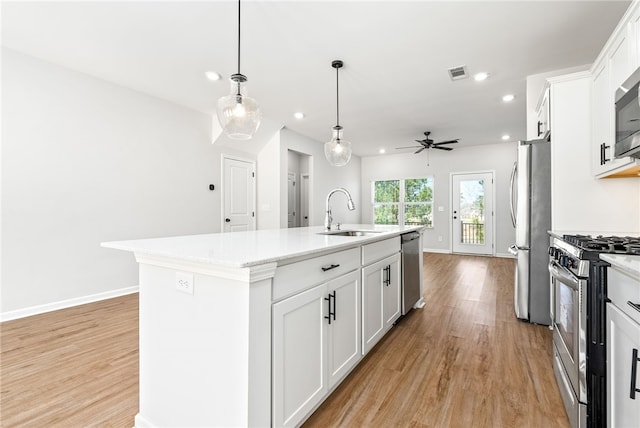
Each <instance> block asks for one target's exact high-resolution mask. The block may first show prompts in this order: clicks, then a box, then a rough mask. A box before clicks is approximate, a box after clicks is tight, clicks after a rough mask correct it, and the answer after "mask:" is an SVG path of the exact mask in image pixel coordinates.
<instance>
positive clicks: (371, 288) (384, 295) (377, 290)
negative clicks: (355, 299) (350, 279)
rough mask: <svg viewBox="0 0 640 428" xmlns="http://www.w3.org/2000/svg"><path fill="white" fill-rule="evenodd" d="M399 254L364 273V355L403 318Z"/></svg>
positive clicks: (370, 267)
mask: <svg viewBox="0 0 640 428" xmlns="http://www.w3.org/2000/svg"><path fill="white" fill-rule="evenodd" d="M400 311H401V307H400V254H399V253H398V254H395V255H393V256H391V257H387V258H386V259H383V260H380V261H379V262H376V263H373V264H371V265H369V266H366V267H365V268H363V269H362V351H363V354H366V353H367V352H369V350H370V349H371V348H373V346H374V345H375V344H376V343H377V342H378V341H379V340H380V339H381V338H382V337H383V336H384V334H385V333H386V332H387V330H389V328H391V326H392V325H393V323H394V321H395V320H397V319H398V317H400Z"/></svg>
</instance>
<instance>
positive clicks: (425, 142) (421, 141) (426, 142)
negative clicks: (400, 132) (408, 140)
mask: <svg viewBox="0 0 640 428" xmlns="http://www.w3.org/2000/svg"><path fill="white" fill-rule="evenodd" d="M414 141H415V142H416V143H420V144H422V145H423V146H427V145H428V144H429V141H427V140H414Z"/></svg>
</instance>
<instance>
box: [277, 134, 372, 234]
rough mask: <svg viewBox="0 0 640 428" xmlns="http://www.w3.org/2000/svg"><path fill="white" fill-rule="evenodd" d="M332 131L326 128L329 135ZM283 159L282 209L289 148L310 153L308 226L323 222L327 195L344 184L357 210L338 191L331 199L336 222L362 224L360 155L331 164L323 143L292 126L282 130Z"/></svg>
mask: <svg viewBox="0 0 640 428" xmlns="http://www.w3.org/2000/svg"><path fill="white" fill-rule="evenodd" d="M328 133H329V131H327V134H328ZM280 141H281V148H280V159H281V164H282V165H283V167H282V168H281V169H280V171H281V178H280V184H281V185H280V193H281V195H283V197H282V198H281V207H282V208H281V212H284V213H285V214H286V207H287V198H286V196H287V166H286V164H285V162H287V159H288V151H289V150H294V151H296V152H299V153H302V154H306V155H309V156H311V161H310V164H311V165H310V166H309V171H308V172H309V174H310V188H311V189H310V190H311V191H310V195H309V199H310V205H311V206H310V207H309V226H320V225H322V224H323V223H324V214H325V201H326V197H327V194H328V193H329V192H330V191H331V190H332V189H335V188H336V187H344V188H345V189H347V190H348V191H349V193H351V197H352V198H353V201H354V202H355V204H356V209H355V210H354V211H349V210H348V209H347V199H346V197H345V196H344V195H343V194H341V193H340V194H336V195H334V196H333V197H332V198H331V209H332V213H333V221H334V223H360V221H361V215H360V213H361V207H360V206H359V204H358V202H357V201H359V200H360V199H361V196H360V195H361V192H360V165H361V159H360V157H358V156H355V155H354V156H351V160H350V161H349V163H348V164H347V165H345V166H341V167H338V166H331V165H329V162H327V159H326V158H325V156H324V143H321V142H319V141H316V140H313V139H311V138H308V137H305V136H303V135H300V134H298V133H296V132H294V131H292V130H290V129H287V128H283V129H282V131H280ZM280 225H281V227H287V218H286V215H284V216H281V224H280Z"/></svg>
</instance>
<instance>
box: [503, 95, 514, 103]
mask: <svg viewBox="0 0 640 428" xmlns="http://www.w3.org/2000/svg"><path fill="white" fill-rule="evenodd" d="M515 97H516V96H515V95H513V94H507V95H505V96H504V97H502V101H504V102H505V103H508V102H511V101H513V99H514V98H515Z"/></svg>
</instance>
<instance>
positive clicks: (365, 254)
mask: <svg viewBox="0 0 640 428" xmlns="http://www.w3.org/2000/svg"><path fill="white" fill-rule="evenodd" d="M398 252H400V237H399V236H396V237H395V238H389V239H385V240H384V241H378V242H374V243H373V244H367V245H363V246H362V265H363V266H366V265H368V264H371V263H373V262H377V261H378V260H381V259H383V258H385V257H387V256H391V255H393V254H395V253H398Z"/></svg>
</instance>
